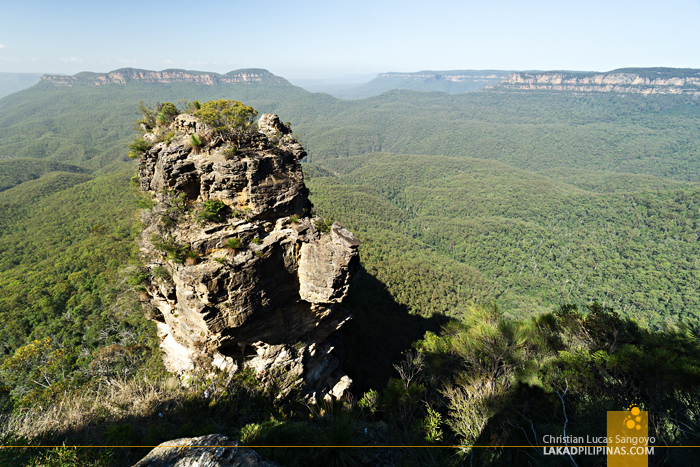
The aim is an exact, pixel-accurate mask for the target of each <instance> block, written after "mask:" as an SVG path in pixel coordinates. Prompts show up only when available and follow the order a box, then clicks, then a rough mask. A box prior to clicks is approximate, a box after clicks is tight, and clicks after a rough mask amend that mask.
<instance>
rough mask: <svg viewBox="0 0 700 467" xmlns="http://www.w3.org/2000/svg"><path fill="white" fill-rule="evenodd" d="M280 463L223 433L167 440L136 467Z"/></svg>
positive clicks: (237, 466)
mask: <svg viewBox="0 0 700 467" xmlns="http://www.w3.org/2000/svg"><path fill="white" fill-rule="evenodd" d="M195 466H196V467H279V464H278V463H277V462H272V461H270V460H267V459H265V458H264V457H262V456H260V455H259V454H258V453H256V452H255V451H253V450H252V449H250V448H246V447H244V446H241V445H240V444H239V443H238V441H236V440H233V439H231V438H228V437H226V436H224V435H218V434H214V435H207V436H200V437H198V438H180V439H174V440H172V441H166V442H164V443H161V444H160V445H159V446H157V447H156V448H154V449H153V450H152V451H151V452H149V453H148V454H147V455H146V457H144V458H143V459H141V460H140V461H138V462H137V463H136V464H134V467H195Z"/></svg>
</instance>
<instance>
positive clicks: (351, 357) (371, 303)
mask: <svg viewBox="0 0 700 467" xmlns="http://www.w3.org/2000/svg"><path fill="white" fill-rule="evenodd" d="M344 305H345V307H346V308H347V309H348V310H350V312H351V313H352V315H353V319H352V320H350V321H349V322H348V323H347V324H345V325H344V326H343V327H342V328H340V330H338V331H337V332H335V333H334V334H332V335H331V336H330V337H329V340H330V341H331V343H332V344H333V346H334V347H335V352H336V355H337V356H338V358H339V359H340V361H341V364H342V369H343V371H344V372H345V373H347V375H348V376H350V378H352V380H353V386H352V390H353V392H354V394H355V395H356V396H361V395H362V394H363V393H364V392H366V391H367V390H368V389H370V388H372V389H377V390H380V389H382V388H384V387H385V386H386V383H387V381H388V380H389V379H390V378H398V377H399V375H398V373H397V371H396V370H395V369H394V368H393V366H392V365H393V364H397V363H399V362H400V361H401V360H403V357H402V355H401V354H402V352H405V351H407V350H409V349H410V348H411V344H412V343H413V342H415V341H416V340H418V339H422V338H423V336H424V335H425V333H426V331H432V332H435V333H437V332H438V331H439V330H440V328H441V327H442V325H444V324H445V323H447V322H448V321H449V320H450V318H448V317H447V316H444V315H433V316H432V317H430V318H425V317H421V316H417V315H412V314H409V312H408V310H407V308H406V306H404V305H400V304H398V303H396V301H395V300H394V298H393V297H392V296H391V294H390V293H389V290H388V289H387V288H386V286H385V285H384V284H383V283H382V282H381V281H379V280H378V279H377V278H376V277H374V276H373V275H371V274H369V273H368V272H367V271H365V270H364V269H362V271H361V275H360V277H359V278H358V279H357V281H356V283H355V284H353V287H352V290H351V291H350V295H349V296H348V298H347V300H346V301H345V302H344Z"/></svg>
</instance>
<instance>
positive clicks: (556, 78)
mask: <svg viewBox="0 0 700 467" xmlns="http://www.w3.org/2000/svg"><path fill="white" fill-rule="evenodd" d="M485 90H488V91H505V90H509V91H513V90H515V91H574V92H616V93H635V94H692V95H696V96H697V95H700V70H698V69H693V68H620V69H617V70H612V71H609V72H605V73H596V72H570V71H549V72H516V73H511V74H509V75H507V76H505V77H504V78H503V80H502V81H501V82H499V83H497V84H492V85H490V86H488V87H487V88H485Z"/></svg>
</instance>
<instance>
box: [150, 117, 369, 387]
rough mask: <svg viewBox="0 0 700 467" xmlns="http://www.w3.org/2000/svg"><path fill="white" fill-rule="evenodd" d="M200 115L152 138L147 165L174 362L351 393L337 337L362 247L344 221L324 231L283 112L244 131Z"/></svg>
mask: <svg viewBox="0 0 700 467" xmlns="http://www.w3.org/2000/svg"><path fill="white" fill-rule="evenodd" d="M195 115H196V113H195ZM195 115H189V114H181V115H178V116H177V117H175V119H174V121H172V122H171V123H170V124H168V125H165V126H163V127H162V128H155V129H154V130H153V131H151V132H149V133H147V134H146V135H144V137H143V138H144V139H145V140H147V141H148V142H149V143H150V145H151V146H150V148H149V149H147V150H146V151H144V152H143V154H142V155H141V157H140V160H139V183H140V187H141V190H142V191H144V192H146V193H150V196H152V197H153V199H154V201H155V206H154V207H153V208H152V209H151V210H144V211H141V222H142V224H143V225H144V230H143V232H142V234H141V237H140V248H141V252H142V255H143V258H144V262H145V264H146V266H147V267H148V268H149V270H150V271H151V280H150V281H149V283H148V284H146V289H147V292H148V295H149V301H150V302H151V304H152V305H153V306H154V308H155V309H156V310H157V312H155V313H152V317H153V319H155V320H156V321H157V323H158V331H159V334H160V336H161V339H162V344H161V348H162V349H163V351H164V352H165V357H164V358H165V363H166V367H167V368H168V369H169V370H170V371H173V372H187V371H190V370H192V369H193V368H194V366H195V365H196V362H197V361H198V360H199V359H202V358H204V359H206V360H207V361H208V362H210V363H211V364H213V365H215V366H218V367H219V368H220V369H222V370H225V371H236V370H237V369H240V368H242V367H252V368H254V369H255V370H256V372H257V374H258V375H259V376H260V377H261V378H262V379H263V380H264V378H265V375H266V374H272V373H279V372H284V373H286V374H287V375H289V378H288V380H289V385H290V387H291V386H292V385H301V386H302V387H303V390H304V392H305V393H306V394H307V395H309V396H310V397H320V396H325V395H328V394H331V395H334V396H340V395H342V393H343V392H344V391H345V390H347V388H348V387H349V385H350V380H349V378H348V377H347V376H345V375H344V374H343V373H342V372H341V371H340V368H339V362H338V361H337V359H336V358H335V357H334V356H333V355H332V350H333V348H332V346H331V345H330V344H329V343H328V342H327V341H326V338H327V337H328V336H329V335H330V334H331V333H332V332H334V331H335V330H336V329H338V328H339V327H340V326H341V325H342V324H343V323H344V322H346V321H347V320H348V319H349V318H350V316H349V313H348V311H347V310H345V309H344V308H343V307H342V301H343V299H344V298H345V297H346V296H347V293H348V289H349V286H350V283H351V282H352V278H353V275H354V273H355V272H356V270H357V267H358V264H359V257H358V247H359V242H358V241H357V240H356V239H355V237H354V236H353V235H352V233H350V232H349V231H348V230H346V229H344V228H343V227H342V226H341V225H339V224H337V223H336V224H333V225H332V227H331V229H330V232H328V233H322V232H320V231H319V230H318V229H317V228H316V226H315V221H316V219H314V218H312V217H310V210H311V203H310V202H309V199H308V194H309V191H308V189H307V188H306V186H305V185H304V178H303V173H302V170H301V164H300V163H299V160H300V159H301V158H303V157H304V156H305V155H306V152H305V151H304V148H303V147H302V146H301V145H300V144H299V143H298V142H297V141H296V140H295V139H294V137H293V136H292V135H291V130H290V129H289V127H288V126H287V125H285V124H283V123H281V122H280V120H279V118H278V117H277V116H276V115H269V114H267V115H263V116H262V117H261V118H260V119H259V122H258V124H257V128H256V127H255V126H253V127H251V128H249V129H246V130H245V131H243V130H241V131H240V132H239V133H238V134H235V135H234V136H232V135H231V134H224V135H222V134H221V133H220V132H217V131H215V130H214V129H213V128H212V127H211V126H209V125H207V124H206V123H204V122H203V121H202V120H201V119H199V118H198V117H197V116H195ZM195 143H198V144H196V145H195Z"/></svg>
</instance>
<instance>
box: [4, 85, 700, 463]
mask: <svg viewBox="0 0 700 467" xmlns="http://www.w3.org/2000/svg"><path fill="white" fill-rule="evenodd" d="M195 99H196V100H199V101H202V102H204V101H207V100H211V99H236V100H239V101H242V102H244V103H245V104H247V105H251V106H253V107H255V108H256V109H258V111H259V113H260V114H263V113H277V114H279V115H280V118H281V119H282V120H284V121H289V122H291V126H292V128H293V130H294V133H295V135H296V136H297V137H298V139H299V140H300V141H301V142H302V143H303V144H304V146H305V148H306V149H307V151H308V153H309V155H308V156H307V158H306V160H305V161H304V163H303V168H304V172H305V180H306V184H307V186H308V187H309V189H310V190H311V200H312V202H313V203H314V205H315V208H314V209H315V213H316V214H318V215H320V216H323V217H325V218H327V219H330V220H332V221H336V222H339V223H341V224H342V225H343V226H345V227H346V228H348V229H349V230H351V231H352V232H354V234H355V235H356V236H357V238H358V239H359V240H360V241H361V243H362V246H361V250H360V252H361V253H360V254H361V262H362V275H361V277H360V278H359V279H358V280H357V281H356V283H355V284H354V285H353V289H352V292H351V295H350V297H349V299H348V300H347V302H346V303H345V306H346V307H347V308H348V309H349V310H350V311H351V312H352V314H353V316H354V318H353V320H352V321H350V322H349V323H348V324H346V325H345V326H343V327H342V328H341V329H340V330H339V331H338V332H337V333H336V338H335V343H334V345H335V347H336V352H337V354H338V356H339V357H340V358H341V361H342V362H343V365H344V370H345V371H346V372H347V373H348V374H349V375H350V376H351V377H352V379H353V380H354V386H353V391H354V399H352V400H345V401H336V402H334V403H324V404H320V405H317V406H308V405H304V404H303V403H301V402H300V400H298V399H295V398H294V397H293V396H292V397H289V398H282V399H280V398H277V393H276V392H275V389H274V388H269V387H263V386H262V385H260V384H259V383H258V382H257V381H256V378H255V375H254V374H252V373H251V372H245V371H244V372H240V373H239V374H237V375H236V377H235V378H227V377H226V376H225V375H215V376H214V377H213V378H212V377H211V375H209V370H208V369H204V368H203V369H202V371H201V372H200V373H199V374H198V376H197V377H194V378H193V379H191V380H190V381H189V385H187V386H183V385H181V384H179V381H178V380H177V378H175V377H174V376H173V375H170V374H168V373H167V372H166V371H165V368H164V367H163V363H162V361H161V356H160V351H159V349H158V345H159V339H158V337H157V335H156V330H155V325H154V324H153V322H151V321H148V320H147V318H146V316H147V315H148V313H149V310H148V309H147V307H145V306H144V303H143V301H142V297H141V292H142V290H143V289H142V285H141V284H142V282H143V281H144V280H145V279H146V278H145V277H143V274H144V273H143V269H142V268H141V265H140V258H139V251H138V248H137V246H136V243H135V237H136V235H137V233H138V231H139V228H140V227H139V224H138V222H137V211H138V210H139V209H149V207H150V206H149V202H148V200H147V199H144V198H143V197H141V196H140V195H139V193H138V192H137V189H136V187H135V183H134V181H133V180H132V177H133V176H134V174H135V165H134V162H132V161H130V160H129V159H128V157H127V153H128V151H129V149H128V146H129V144H130V143H131V142H132V141H133V140H134V138H135V137H136V136H137V133H136V132H135V131H134V129H133V127H134V121H135V120H137V118H138V115H137V108H138V107H139V102H143V103H145V104H144V105H147V106H155V105H156V103H161V102H173V103H176V105H178V106H179V108H180V109H184V108H185V107H186V104H185V102H184V101H185V100H187V101H193V100H195ZM699 155H700V100H698V99H697V98H695V97H692V96H687V95H679V96H677V95H650V96H640V95H636V96H633V95H617V94H614V93H611V94H588V95H585V94H579V95H576V94H572V93H547V92H532V93H519V92H511V93H509V92H489V91H479V92H474V93H468V94H453V95H450V94H444V93H438V92H416V91H406V90H393V91H387V92H385V93H383V94H381V95H379V96H374V97H370V98H367V99H363V100H358V101H343V100H340V99H335V98H333V97H331V96H329V95H326V94H313V93H309V92H306V91H304V90H302V89H300V88H297V87H294V86H291V85H279V84H275V85H272V84H269V83H266V82H264V81H263V82H262V83H253V84H226V85H224V84H218V85H215V86H204V85H198V84H191V83H187V84H185V83H180V84H170V85H159V84H150V83H149V84H146V83H130V84H126V85H116V84H109V85H103V86H74V87H57V86H54V85H53V84H52V83H51V82H47V81H42V82H40V83H39V84H37V85H35V86H33V87H31V88H29V89H26V90H23V91H20V92H16V93H14V94H10V95H9V96H6V97H4V98H2V99H0V320H1V321H2V323H3V324H2V327H0V386H2V391H1V392H0V405H1V408H2V423H3V424H2V431H1V432H0V436H2V437H3V441H2V444H3V445H6V446H9V445H13V446H36V445H38V444H41V445H43V446H61V445H62V444H65V445H66V446H72V445H83V446H85V445H91V446H154V445H157V444H158V443H161V442H163V441H166V440H169V439H173V438H177V437H185V436H198V435H203V434H209V433H215V432H216V433H223V434H227V435H230V436H232V437H235V438H237V439H241V440H242V441H243V442H244V443H245V444H248V445H251V446H268V447H264V448H260V449H259V452H260V453H261V454H263V455H265V456H267V457H269V458H271V459H273V460H276V461H277V462H279V463H280V464H282V465H285V466H300V465H308V462H309V461H308V460H309V459H313V462H315V463H316V465H348V466H350V465H421V466H422V465H425V466H442V465H541V466H547V465H561V458H557V457H550V456H543V455H542V453H541V451H538V450H536V449H534V448H528V447H525V446H536V445H538V444H539V442H540V441H541V439H538V438H541V435H542V434H544V433H549V434H552V435H560V434H561V433H562V430H563V429H566V430H567V432H568V433H569V434H571V433H573V434H577V435H580V436H585V435H586V434H590V435H592V436H605V428H604V427H605V413H606V411H607V410H622V409H623V408H624V407H627V406H629V405H630V404H637V405H638V406H639V407H641V408H642V409H643V410H646V411H648V412H649V417H650V418H649V425H650V427H649V434H650V436H651V435H652V433H653V436H655V437H656V440H657V442H656V445H657V446H660V448H659V449H658V450H657V452H656V454H655V456H652V457H650V459H649V460H650V465H690V464H691V463H692V462H693V459H694V457H693V456H692V450H691V449H684V448H679V449H671V448H666V449H663V448H661V447H662V446H684V445H696V444H698V437H699V436H698V433H700V405H699V403H698V401H699V400H700V397H698V396H700V394H699V393H698V392H699V391H700V389H699V388H700V322H699V318H700V292H699V291H698V287H697V286H698V283H700V280H699V279H700V242H699V241H698V240H699V237H700V178H699V177H700V175H699V174H700V157H698V156H699ZM145 308H146V309H145ZM205 389H206V390H208V391H209V392H210V393H211V394H213V396H212V397H211V398H204V397H203V396H202V394H203V391H204V390H205ZM276 445H277V446H295V445H297V446H310V445H315V446H327V447H325V448H293V447H286V448H284V447H280V448H274V447H269V446H276ZM344 445H353V446H364V447H362V448H354V449H350V448H348V449H340V448H335V447H332V446H344ZM390 445H392V446H405V447H403V448H388V447H382V446H390ZM506 445H507V446H521V447H520V448H512V449H511V448H508V449H505V448H494V449H477V448H470V447H469V446H506ZM418 446H422V447H418ZM436 446H452V447H451V448H435V447H436ZM455 446H462V448H458V447H455ZM148 450H149V449H148V448H146V447H132V448H129V449H127V448H110V447H104V448H98V449H84V448H71V447H56V448H30V447H27V448H25V449H21V448H16V449H2V450H0V461H1V462H5V463H6V464H7V465H36V466H38V465H95V466H97V465H100V466H102V465H132V464H133V463H135V462H136V461H137V460H138V459H139V458H140V457H142V456H143V455H144V454H145V453H146V452H148ZM61 462H63V463H61ZM69 462H73V464H70V463H69ZM600 462H601V459H600V458H596V457H586V456H584V457H580V458H579V457H576V463H577V465H580V466H584V465H591V466H592V465H601V464H600ZM603 462H604V460H603Z"/></svg>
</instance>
